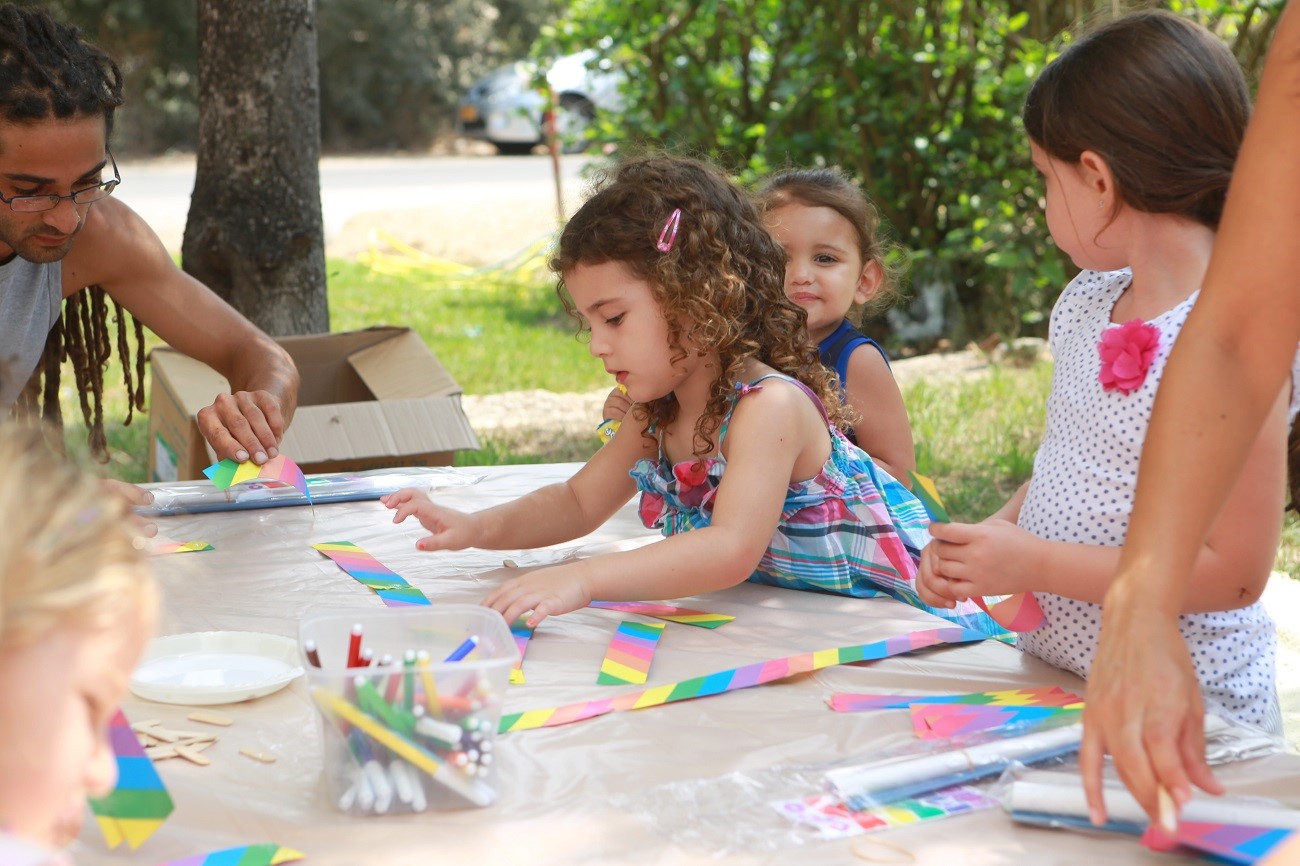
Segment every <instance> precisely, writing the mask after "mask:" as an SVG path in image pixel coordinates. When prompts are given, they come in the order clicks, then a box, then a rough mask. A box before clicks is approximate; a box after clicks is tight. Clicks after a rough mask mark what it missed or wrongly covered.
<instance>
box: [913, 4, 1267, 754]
mask: <svg viewBox="0 0 1300 866" xmlns="http://www.w3.org/2000/svg"><path fill="white" fill-rule="evenodd" d="M1249 114H1250V101H1249V94H1248V92H1247V89H1246V83H1245V81H1244V80H1243V78H1242V74H1241V71H1240V69H1239V68H1238V66H1237V63H1236V60H1235V59H1234V58H1233V56H1232V54H1231V53H1230V52H1229V51H1228V50H1227V48H1226V47H1225V46H1224V45H1223V44H1222V43H1221V42H1219V41H1218V40H1217V39H1216V38H1215V37H1214V36H1213V35H1212V34H1211V33H1209V32H1208V31H1206V30H1205V29H1204V28H1202V27H1200V26H1198V25H1196V24H1193V23H1191V22H1190V21H1188V20H1186V19H1183V18H1180V17H1178V16H1176V15H1173V14H1171V13H1167V12H1158V11H1157V12H1141V13H1137V14H1134V15H1130V16H1127V17H1124V18H1120V19H1118V20H1116V21H1113V22H1111V23H1109V24H1106V25H1104V26H1102V27H1100V28H1099V29H1097V30H1095V31H1094V32H1092V33H1089V34H1087V35H1085V36H1083V37H1082V38H1080V39H1079V40H1077V41H1076V42H1074V43H1073V44H1072V45H1071V46H1070V47H1069V48H1068V49H1067V50H1066V51H1065V52H1064V53H1063V54H1062V55H1061V56H1060V57H1058V58H1057V59H1056V60H1054V61H1052V62H1051V63H1050V64H1048V66H1047V67H1046V68H1045V69H1044V70H1043V72H1042V75H1041V76H1040V77H1039V79H1038V80H1037V81H1036V82H1035V84H1034V86H1033V88H1032V89H1031V91H1030V93H1029V97H1028V99H1027V100H1026V103H1025V108H1024V121H1025V129H1026V131H1027V132H1028V133H1029V139H1030V141H1029V147H1030V151H1031V154H1032V157H1033V161H1034V165H1035V166H1036V167H1037V169H1038V171H1039V172H1040V173H1041V174H1042V176H1043V182H1044V185H1045V192H1044V196H1045V198H1046V214H1047V226H1048V229H1049V231H1050V232H1051V234H1052V238H1053V240H1055V242H1056V244H1057V245H1058V246H1059V247H1060V248H1061V249H1062V250H1064V251H1065V252H1066V253H1068V254H1069V256H1070V258H1071V259H1072V260H1073V261H1074V263H1075V264H1076V265H1078V266H1079V267H1081V268H1083V269H1084V270H1083V272H1082V273H1080V274H1079V275H1078V276H1077V277H1075V278H1074V280H1073V281H1072V282H1071V283H1070V284H1069V285H1068V286H1067V287H1066V288H1065V291H1064V292H1063V293H1062V294H1061V297H1060V299H1059V300H1058V301H1057V303H1056V307H1055V309H1054V310H1053V311H1052V320H1051V328H1050V341H1051V347H1052V354H1053V356H1054V357H1055V358H1056V366H1055V372H1054V375H1053V381H1052V392H1051V396H1050V397H1049V398H1048V403H1047V429H1046V432H1045V434H1044V437H1043V442H1042V445H1041V447H1040V448H1039V451H1038V454H1037V456H1036V457H1035V460H1034V473H1033V477H1032V478H1031V480H1030V481H1029V482H1027V483H1026V485H1025V486H1024V487H1022V488H1021V489H1020V490H1019V491H1017V492H1016V494H1015V495H1013V496H1012V497H1011V500H1010V501H1009V502H1008V503H1007V504H1006V505H1005V506H1003V508H1002V509H1001V510H999V511H998V512H997V513H996V514H994V515H993V516H992V517H990V518H989V519H988V520H986V521H984V522H983V523H980V524H977V525H973V526H972V525H961V524H951V525H938V524H936V525H935V526H934V527H933V528H932V532H933V535H934V538H935V541H934V542H932V543H931V545H930V546H929V547H928V548H926V551H925V555H924V557H923V560H922V567H921V576H920V586H921V597H922V598H924V599H926V600H928V601H929V602H931V603H932V604H943V603H950V602H952V601H954V600H959V599H965V598H968V597H970V596H972V595H990V594H1005V593H1015V592H1022V591H1032V592H1034V594H1035V597H1036V598H1037V600H1038V603H1039V605H1040V607H1041V608H1042V610H1043V613H1044V614H1045V616H1046V624H1045V625H1044V626H1043V627H1042V628H1040V629H1038V630H1037V631H1034V632H1031V633H1029V634H1025V635H1022V636H1021V638H1020V645H1021V646H1022V647H1023V648H1024V649H1025V650H1027V651H1028V652H1030V653H1033V654H1034V655H1036V656H1039V657H1041V658H1043V659H1046V660H1047V661H1049V662H1051V663H1052V664H1054V665H1057V666H1058V667H1063V668H1067V669H1069V670H1072V671H1075V672H1076V673H1078V674H1080V675H1083V676H1087V674H1088V671H1089V668H1090V666H1091V663H1092V657H1093V652H1094V650H1095V648H1096V645H1097V635H1098V629H1099V622H1100V614H1101V608H1100V604H1099V603H1100V602H1101V600H1102V597H1103V596H1104V595H1105V593H1106V590H1107V588H1108V587H1109V586H1110V583H1111V579H1112V577H1113V575H1114V573H1115V568H1116V565H1117V564H1118V561H1119V553H1120V546H1121V545H1122V544H1123V543H1124V537H1125V534H1126V533H1127V531H1128V523H1129V515H1130V511H1131V508H1132V501H1133V491H1134V487H1135V484H1136V481H1137V473H1138V456H1139V454H1140V452H1141V450H1142V442H1143V439H1144V438H1145V436H1146V430H1147V422H1148V420H1149V418H1150V414H1151V406H1152V401H1153V399H1154V398H1155V393H1156V388H1157V386H1158V385H1159V384H1160V377H1161V374H1162V372H1163V370H1164V365H1165V360H1166V358H1167V357H1168V355H1169V350H1170V348H1171V347H1172V346H1173V343H1174V340H1175V339H1176V338H1177V337H1178V333H1179V330H1180V329H1181V328H1182V325H1183V322H1184V320H1185V319H1186V317H1187V313H1188V311H1189V310H1190V309H1191V307H1192V305H1193V304H1194V303H1195V301H1196V295H1197V292H1198V290H1199V287H1200V285H1201V280H1202V279H1203V278H1204V276H1205V271H1206V266H1207V264H1208V262H1209V257H1210V249H1211V246H1212V245H1213V243H1214V234H1215V230H1216V228H1217V227H1218V223H1219V216H1220V213H1221V212H1222V209H1223V202H1224V193H1225V192H1226V190H1227V187H1228V179H1229V177H1230V175H1231V174H1232V168H1233V162H1234V160H1235V159H1236V156H1237V150H1238V148H1239V147H1240V145H1241V140H1242V135H1243V132H1244V130H1245V127H1246V120H1247V118H1248V116H1249ZM1285 408H1286V407H1285V402H1284V400H1283V399H1282V398H1281V396H1280V395H1279V397H1278V398H1277V399H1276V401H1275V404H1274V407H1273V410H1272V415H1271V417H1270V419H1269V422H1268V423H1267V424H1266V426H1265V428H1264V432H1263V433H1262V434H1261V435H1260V436H1259V438H1258V439H1257V441H1256V442H1255V444H1254V446H1253V452H1252V454H1251V456H1250V457H1249V459H1248V462H1247V464H1246V468H1245V470H1244V471H1243V472H1242V474H1241V476H1240V478H1239V479H1238V480H1237V482H1236V484H1235V486H1234V488H1233V489H1232V491H1231V492H1230V493H1229V494H1228V497H1227V499H1225V500H1224V501H1223V504H1222V508H1221V510H1220V512H1219V516H1218V518H1217V520H1216V522H1215V524H1214V527H1213V529H1212V530H1211V532H1210V535H1209V537H1208V539H1207V540H1206V542H1205V543H1204V544H1203V545H1202V546H1201V547H1200V552H1199V554H1198V557H1197V560H1196V565H1195V572H1194V575H1193V577H1192V580H1191V581H1190V588H1189V589H1188V591H1187V595H1186V599H1185V601H1184V602H1183V604H1182V607H1181V613H1182V616H1181V617H1180V620H1179V624H1180V628H1181V631H1182V634H1183V637H1184V638H1185V640H1186V642H1187V645H1188V647H1189V648H1190V649H1191V651H1192V655H1193V658H1194V661H1195V664H1196V669H1197V674H1198V676H1199V678H1200V683H1201V688H1202V690H1203V691H1204V694H1205V698H1206V703H1207V707H1208V709H1210V710H1211V711H1213V712H1216V713H1218V714H1220V715H1223V716H1225V717H1228V718H1230V719H1234V720H1237V721H1241V722H1247V723H1251V724H1254V725H1257V726H1259V727H1261V728H1263V729H1265V730H1269V731H1278V730H1279V727H1280V722H1281V719H1280V714H1279V710H1278V702H1277V693H1276V685H1275V681H1274V652H1275V644H1276V638H1275V635H1274V629H1273V623H1272V621H1271V620H1270V619H1269V617H1268V615H1267V614H1266V613H1265V612H1264V609H1263V607H1262V605H1260V604H1259V603H1258V601H1257V599H1258V598H1259V596H1260V593H1261V592H1262V590H1263V588H1264V584H1265V582H1266V581H1267V578H1268V574H1269V570H1270V568H1271V566H1272V563H1273V557H1274V554H1275V551H1276V548H1277V542H1278V535H1279V530H1280V527H1281V522H1282V492H1283V490H1284V489H1285V486H1284V482H1285V445H1286V412H1285ZM1186 471H1188V472H1195V471H1196V467H1191V466H1189V467H1186Z"/></svg>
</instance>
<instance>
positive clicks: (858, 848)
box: [849, 836, 916, 863]
mask: <svg viewBox="0 0 1300 866" xmlns="http://www.w3.org/2000/svg"><path fill="white" fill-rule="evenodd" d="M868 845H875V846H877V847H880V848H884V849H885V850H886V851H889V852H891V853H892V854H894V855H898V856H894V857H889V858H887V859H881V858H880V857H873V856H871V854H870V853H869V852H867V851H864V850H862V849H863V848H865V847H866V846H868ZM849 853H851V854H852V855H853V856H854V857H857V858H858V859H859V860H866V861H867V862H868V863H915V862H916V855H915V854H913V853H912V851H911V850H910V849H908V848H904V847H903V846H902V845H899V844H898V843H897V842H889V841H886V840H885V839H881V838H879V837H877V836H857V837H855V838H854V840H853V841H852V842H850V843H849ZM900 857H901V858H904V859H899V858H900Z"/></svg>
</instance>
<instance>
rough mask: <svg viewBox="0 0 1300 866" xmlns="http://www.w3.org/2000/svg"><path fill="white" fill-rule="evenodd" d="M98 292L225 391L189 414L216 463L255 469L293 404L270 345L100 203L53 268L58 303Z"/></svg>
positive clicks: (121, 207) (118, 212)
mask: <svg viewBox="0 0 1300 866" xmlns="http://www.w3.org/2000/svg"><path fill="white" fill-rule="evenodd" d="M89 285H99V286H102V287H103V288H104V290H105V291H106V292H108V294H109V295H110V296H111V297H112V298H113V299H114V300H116V301H117V302H118V303H120V304H121V305H122V306H123V307H125V308H126V309H127V310H129V311H130V312H131V314H132V315H133V316H135V317H136V318H137V319H139V320H140V321H141V322H143V323H144V325H145V326H146V327H148V328H149V329H150V330H152V331H153V332H154V333H155V334H157V335H158V336H159V337H161V338H162V339H163V340H164V341H165V342H166V343H167V344H168V345H170V346H172V347H173V348H175V349H176V350H178V351H180V352H183V353H185V354H186V355H189V356H190V357H191V358H194V359H195V360H198V361H202V362H203V363H204V364H207V365H208V366H209V367H212V368H213V369H214V370H216V371H217V372H218V373H221V374H222V375H223V376H225V377H226V379H227V381H229V382H230V388H231V393H230V394H222V395H217V396H216V398H215V400H214V402H213V403H212V405H211V406H208V407H207V408H205V409H203V410H202V411H200V412H199V429H200V430H201V431H202V433H203V436H204V438H206V439H207V440H208V442H209V443H211V445H212V448H213V450H214V451H215V452H216V453H217V456H218V457H220V458H224V457H231V458H234V459H235V460H240V461H243V460H248V459H250V458H251V459H253V460H254V461H256V462H258V463H264V462H265V461H266V460H267V459H269V458H270V457H272V456H274V455H275V454H276V453H277V449H278V446H279V444H280V439H281V437H282V436H283V435H284V431H285V428H287V427H288V426H289V422H290V421H291V420H292V419H293V413H294V410H295V409H296V408H297V405H298V371H297V369H296V368H295V367H294V364H293V360H292V359H291V358H290V357H289V355H288V353H287V352H285V351H284V349H283V348H281V347H280V346H279V345H278V344H277V343H276V342H275V341H274V340H272V339H271V338H270V337H268V336H267V335H266V334H265V333H263V332H262V331H261V330H260V329H258V328H257V327H256V326H255V325H254V324H253V323H252V322H250V321H248V320H247V319H246V318H244V317H243V316H242V315H240V314H239V313H238V312H236V310H235V309H234V308H233V307H231V306H230V305H229V304H227V303H226V302H225V301H223V300H222V299H221V298H219V297H217V295H216V294H215V293H214V292H213V291H212V290H211V289H209V288H208V287H207V286H205V285H203V284H202V283H200V282H199V281H198V280H196V279H194V278H193V277H191V276H190V275H189V274H187V273H185V272H184V271H182V270H181V269H180V268H178V267H177V266H176V264H175V263H174V262H173V261H172V258H171V256H170V255H168V253H167V251H166V249H164V248H163V245H162V242H161V241H159V240H158V236H157V235H156V234H154V232H153V230H152V229H151V228H149V226H148V225H146V224H145V222H144V220H142V219H141V218H140V217H139V215H137V214H136V213H135V212H134V211H132V210H131V208H129V207H128V206H127V205H126V204H124V203H123V202H120V201H117V200H116V199H112V198H106V199H103V200H101V201H99V202H96V203H95V204H94V205H92V206H91V208H90V209H89V211H88V212H87V214H86V224H85V227H84V228H83V229H82V230H81V233H80V234H79V235H78V236H77V239H76V241H75V243H74V244H73V246H72V250H71V251H70V252H69V253H68V255H67V257H66V258H65V259H64V260H63V294H64V296H65V297H66V296H68V295H70V294H72V293H73V292H76V291H79V290H81V289H82V288H84V287H85V286H89Z"/></svg>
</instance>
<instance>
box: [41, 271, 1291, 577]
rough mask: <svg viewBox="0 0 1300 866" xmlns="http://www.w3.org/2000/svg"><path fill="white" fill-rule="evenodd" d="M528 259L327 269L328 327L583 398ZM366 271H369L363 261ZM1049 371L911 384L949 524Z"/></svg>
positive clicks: (464, 374)
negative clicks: (505, 266) (400, 338)
mask: <svg viewBox="0 0 1300 866" xmlns="http://www.w3.org/2000/svg"><path fill="white" fill-rule="evenodd" d="M537 262H538V260H537V258H536V257H533V258H532V259H529V260H527V261H525V262H524V263H523V265H519V266H516V267H515V268H514V269H513V270H509V271H505V270H496V271H482V270H480V271H453V272H448V271H446V270H443V271H441V272H435V271H434V270H433V269H432V268H430V267H423V266H421V264H420V263H418V262H413V261H404V260H393V259H375V260H373V261H372V262H371V263H370V264H367V263H365V262H343V261H331V262H330V263H329V266H328V267H329V293H330V309H331V315H332V323H333V329H334V330H336V331H343V330H351V329H354V328H362V327H366V326H368V325H372V324H395V325H407V326H409V327H411V328H413V329H415V330H416V331H417V332H418V333H419V334H420V335H421V336H422V337H423V338H424V340H425V341H426V342H427V343H428V344H429V346H430V347H432V348H433V350H434V352H435V353H436V354H437V355H438V358H439V360H441V361H442V363H443V364H444V365H445V366H446V367H447V369H448V370H450V371H451V373H452V375H453V376H455V378H456V379H457V381H459V382H460V383H461V385H462V386H463V387H464V388H465V391H466V393H469V394H493V393H500V392H504V391H516V390H524V389H531V388H540V389H545V390H549V391H588V390H593V389H596V388H600V387H602V386H603V385H606V384H607V383H608V379H607V378H606V376H605V374H604V371H603V369H602V368H601V365H600V364H599V363H598V362H597V361H595V360H594V359H592V358H591V357H590V355H588V353H587V349H586V346H585V344H583V343H581V342H580V341H578V340H577V339H576V338H575V336H574V334H575V328H574V326H573V323H572V322H571V321H570V320H569V319H568V317H567V316H566V315H565V313H564V311H563V309H562V307H561V306H560V303H559V300H558V299H557V298H556V296H555V291H554V288H553V284H552V282H551V281H550V280H549V279H547V278H546V276H545V274H544V273H542V272H541V271H540V269H539V268H538V265H537ZM371 265H373V267H372V266H371ZM118 380H119V377H118V374H117V372H116V370H111V371H110V372H109V374H108V378H107V380H106V381H107V386H106V391H107V394H106V407H105V417H106V419H107V424H106V427H107V433H108V440H109V445H110V448H111V450H112V457H111V458H110V462H109V464H108V465H107V466H106V467H104V471H105V473H106V474H109V475H111V476H113V477H116V478H121V479H123V480H126V481H142V480H144V479H145V473H146V465H147V451H146V448H147V444H148V443H147V434H146V427H147V419H144V418H138V419H137V421H136V422H135V423H134V424H133V425H132V426H131V427H124V426H123V425H122V424H121V419H122V418H123V417H124V416H125V414H126V413H125V397H124V395H123V391H122V388H121V386H120V385H117V386H116V387H114V383H116V382H118ZM1050 386H1051V367H1050V365H1048V364H1038V365H1035V366H1032V367H1029V368H1019V367H1010V366H1008V367H994V368H993V369H992V371H991V373H990V374H989V375H988V376H981V377H977V378H972V379H968V380H962V381H957V380H953V381H942V382H936V383H929V382H921V383H917V384H915V385H913V386H911V387H909V388H907V389H906V390H905V392H904V398H905V399H906V402H907V406H908V411H909V413H910V416H911V420H912V426H913V433H914V435H915V439H916V445H917V463H918V466H919V468H920V470H921V471H922V472H924V473H925V474H927V475H929V476H930V477H931V478H933V479H934V482H935V484H936V485H937V486H938V489H939V491H940V493H941V494H942V495H943V497H944V500H945V503H946V505H947V506H948V509H949V511H950V513H951V514H952V516H953V519H955V520H962V521H978V520H982V519H983V518H985V517H987V516H988V515H989V514H991V513H993V512H994V511H995V510H997V508H999V507H1000V506H1001V505H1002V503H1003V502H1005V501H1006V499H1007V497H1008V496H1010V495H1011V493H1012V492H1014V491H1015V489H1016V488H1017V487H1018V486H1019V485H1020V484H1022V483H1023V482H1024V481H1025V479H1027V478H1028V477H1029V475H1030V473H1031V472H1032V470H1033V457H1034V452H1035V450H1036V449H1037V447H1038V442H1039V441H1040V439H1041V437H1042V431H1043V423H1044V406H1045V404H1046V401H1047V394H1048V390H1049V389H1050ZM64 391H65V394H64V398H65V399H64V417H65V418H67V419H69V422H70V423H69V424H68V431H67V440H68V443H69V450H70V451H72V452H73V453H74V454H78V455H84V454H85V452H86V447H85V429H84V428H83V427H82V426H81V425H80V423H71V422H72V420H73V419H77V420H78V421H79V419H80V417H81V415H80V410H79V409H78V408H77V406H76V405H75V402H74V401H75V396H74V395H73V394H72V393H71V391H70V389H69V388H67V387H65V389H64ZM483 439H484V441H483V448H482V449H481V450H479V451H477V452H461V453H459V454H458V455H457V460H456V463H457V465H460V466H478V465H494V464H509V463H541V462H556V461H572V460H582V459H585V458H586V457H587V456H589V455H590V453H591V450H592V448H593V447H594V438H593V437H592V436H590V435H583V436H582V437H580V438H575V437H572V436H565V435H555V434H551V433H547V432H545V431H542V432H540V433H539V432H538V431H524V432H523V433H510V434H500V435H490V436H486V437H483ZM1276 568H1277V569H1278V570H1280V571H1285V572H1287V573H1288V574H1290V575H1291V576H1292V577H1296V578H1300V520H1297V518H1296V515H1294V514H1288V516H1287V519H1286V525H1285V527H1284V530H1283V538H1282V547H1281V550H1280V551H1279V554H1278V559H1277V565H1276Z"/></svg>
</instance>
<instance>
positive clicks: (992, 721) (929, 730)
mask: <svg viewBox="0 0 1300 866" xmlns="http://www.w3.org/2000/svg"><path fill="white" fill-rule="evenodd" d="M1082 712H1083V704H1076V705H1073V706H1069V707H1017V706H1010V707H998V706H989V705H987V704H985V705H978V704H914V705H913V706H912V730H913V731H914V732H915V733H916V735H917V736H918V737H920V738H921V739H923V740H940V739H947V738H949V737H956V736H960V735H962V734H973V733H975V732H976V731H987V730H989V729H991V728H1000V727H1002V726H1003V725H1033V724H1037V723H1039V722H1044V721H1047V720H1048V719H1055V718H1066V719H1068V720H1069V721H1077V718H1078V715H1079V714H1080V713H1082Z"/></svg>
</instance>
